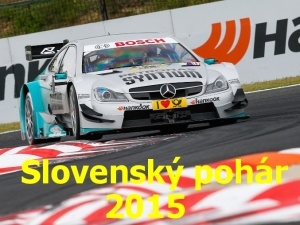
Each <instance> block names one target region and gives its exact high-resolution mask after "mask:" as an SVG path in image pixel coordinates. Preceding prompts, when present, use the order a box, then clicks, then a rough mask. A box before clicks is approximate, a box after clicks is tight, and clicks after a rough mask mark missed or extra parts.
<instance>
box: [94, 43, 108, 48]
mask: <svg viewBox="0 0 300 225" xmlns="http://www.w3.org/2000/svg"><path fill="white" fill-rule="evenodd" d="M109 47H110V44H100V45H95V49H106V48H109Z"/></svg>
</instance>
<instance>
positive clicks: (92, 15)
mask: <svg viewBox="0 0 300 225" xmlns="http://www.w3.org/2000/svg"><path fill="white" fill-rule="evenodd" d="M215 1H220V0H130V1H129V0H118V1H115V0H105V3H106V9H107V15H108V19H116V18H122V17H127V16H133V15H140V14H144V13H150V12H158V11H162V10H167V9H175V8H181V7H186V6H192V5H197V4H204V3H209V2H215ZM9 3H11V4H9ZM12 3H13V4H12ZM100 8H101V7H100V1H99V0H64V1H61V0H30V1H17V0H0V21H1V23H0V38H5V37H11V36H16V35H22V34H29V33H34V32H40V31H46V30H52V29H57V28H63V27H69V26H75V25H81V24H87V23H93V22H99V21H102V13H101V10H100Z"/></svg>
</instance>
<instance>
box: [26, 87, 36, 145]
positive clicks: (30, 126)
mask: <svg viewBox="0 0 300 225" xmlns="http://www.w3.org/2000/svg"><path fill="white" fill-rule="evenodd" d="M24 111H25V128H26V137H27V140H28V143H29V144H30V145H34V144H37V143H38V140H37V139H35V138H34V135H35V134H34V132H35V131H34V130H35V124H34V115H33V104H32V99H31V95H30V93H29V92H28V93H27V95H26V98H25V108H24Z"/></svg>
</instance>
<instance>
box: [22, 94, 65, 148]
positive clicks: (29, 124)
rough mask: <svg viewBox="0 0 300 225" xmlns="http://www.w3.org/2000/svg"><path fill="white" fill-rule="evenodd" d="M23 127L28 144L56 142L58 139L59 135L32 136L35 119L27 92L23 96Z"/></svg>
mask: <svg viewBox="0 0 300 225" xmlns="http://www.w3.org/2000/svg"><path fill="white" fill-rule="evenodd" d="M24 107H25V108H24V112H25V128H26V138H27V140H28V143H29V144H30V145H35V144H42V143H50V142H58V141H60V139H61V138H60V137H58V138H47V139H36V138H34V131H35V129H36V128H35V126H36V124H35V121H34V116H33V104H32V98H31V95H30V93H29V92H28V93H27V94H26V97H25V106H24Z"/></svg>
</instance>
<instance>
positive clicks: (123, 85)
mask: <svg viewBox="0 0 300 225" xmlns="http://www.w3.org/2000/svg"><path fill="white" fill-rule="evenodd" d="M84 76H86V77H89V78H88V79H93V80H94V82H93V85H92V86H93V88H96V87H106V88H109V89H112V90H114V91H117V92H123V93H128V92H129V89H131V88H135V87H143V86H150V85H156V84H166V83H180V82H202V84H203V85H205V84H206V83H207V71H206V68H205V65H204V64H201V65H200V66H199V65H198V66H183V65H180V64H179V65H178V64H172V65H157V66H151V67H150V66H139V67H128V68H120V69H115V70H107V71H99V72H94V73H88V74H86V75H84Z"/></svg>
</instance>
